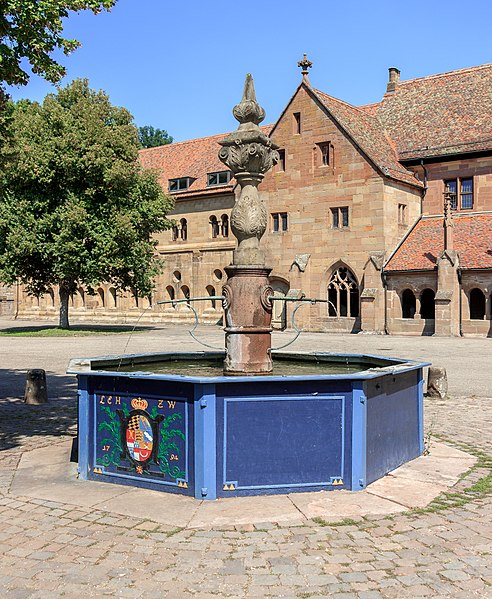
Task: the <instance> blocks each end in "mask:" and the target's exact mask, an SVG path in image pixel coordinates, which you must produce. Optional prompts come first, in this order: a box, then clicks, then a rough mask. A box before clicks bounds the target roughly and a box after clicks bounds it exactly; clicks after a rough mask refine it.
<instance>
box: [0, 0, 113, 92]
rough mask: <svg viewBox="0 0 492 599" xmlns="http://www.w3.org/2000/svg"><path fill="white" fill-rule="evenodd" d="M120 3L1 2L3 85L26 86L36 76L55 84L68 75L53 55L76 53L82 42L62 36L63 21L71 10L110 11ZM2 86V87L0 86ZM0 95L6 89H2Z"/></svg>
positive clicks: (0, 70) (68, 0)
mask: <svg viewBox="0 0 492 599" xmlns="http://www.w3.org/2000/svg"><path fill="white" fill-rule="evenodd" d="M115 1H116V0H0V32H1V34H0V35H1V37H0V82H2V83H6V84H8V85H26V84H27V82H28V81H29V74H28V73H27V72H26V71H25V70H24V66H25V63H24V61H25V60H27V62H28V63H29V65H30V67H31V70H32V72H33V73H35V74H37V75H41V76H42V77H44V78H45V79H47V80H48V81H50V82H51V83H58V82H59V81H60V80H61V79H62V77H63V76H64V75H65V67H63V66H62V65H60V64H58V63H57V62H56V61H55V60H54V59H53V58H52V57H51V56H50V54H51V53H52V52H53V51H55V50H56V49H60V50H61V51H62V52H63V53H64V54H66V55H67V54H70V53H71V52H73V51H74V50H75V49H76V48H77V47H78V46H80V43H79V42H78V41H77V40H73V39H72V40H69V39H65V38H63V37H62V35H61V34H62V31H63V21H62V19H63V18H65V17H67V16H68V14H69V11H80V10H91V11H92V12H93V13H94V14H97V13H98V12H101V10H110V9H111V8H112V7H113V6H114V4H115ZM0 85H1V84H0ZM0 95H4V90H3V88H2V87H0Z"/></svg>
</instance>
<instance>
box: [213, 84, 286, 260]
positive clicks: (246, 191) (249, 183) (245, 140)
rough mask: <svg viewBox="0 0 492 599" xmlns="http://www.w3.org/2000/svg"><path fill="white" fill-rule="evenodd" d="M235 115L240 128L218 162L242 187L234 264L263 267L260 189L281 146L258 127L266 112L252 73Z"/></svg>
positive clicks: (235, 215) (234, 220)
mask: <svg viewBox="0 0 492 599" xmlns="http://www.w3.org/2000/svg"><path fill="white" fill-rule="evenodd" d="M233 114H234V117H235V118H236V119H237V120H238V121H239V123H240V124H239V127H238V128H237V131H234V133H231V134H230V135H228V136H227V137H226V138H225V139H223V140H222V141H221V142H219V143H220V145H221V146H222V148H221V149H220V151H219V159H220V160H221V161H222V162H223V163H224V164H225V165H226V166H227V167H228V168H229V169H230V170H231V171H232V172H233V173H234V176H235V177H236V180H237V182H238V183H239V185H240V187H241V192H240V195H239V198H238V199H237V201H236V203H235V205H234V208H233V209H232V212H231V231H232V233H233V234H234V236H235V237H236V238H237V240H238V247H237V249H236V250H235V251H234V258H233V261H234V264H235V265H251V264H255V265H263V264H264V253H263V251H261V250H260V248H259V242H260V239H261V237H262V236H263V234H264V233H265V230H266V226H267V211H266V206H265V202H264V201H263V200H262V199H261V198H260V197H259V195H258V190H257V187H258V185H259V183H260V182H261V180H262V179H263V176H264V175H265V173H266V172H267V171H268V170H270V169H271V168H272V166H273V165H275V164H277V162H278V161H279V158H280V157H279V154H278V152H277V149H278V146H276V145H275V144H274V143H272V140H271V139H270V138H269V137H268V136H267V135H265V134H264V133H263V131H262V130H261V129H260V128H259V127H258V124H259V123H261V121H262V120H263V119H264V118H265V111H264V110H263V108H262V107H261V106H260V105H259V104H258V102H257V101H256V93H255V86H254V83H253V77H252V76H251V75H250V74H249V73H248V74H247V75H246V81H245V83H244V91H243V97H242V100H241V102H240V103H239V104H237V105H236V106H235V107H234V109H233Z"/></svg>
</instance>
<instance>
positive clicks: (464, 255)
mask: <svg viewBox="0 0 492 599" xmlns="http://www.w3.org/2000/svg"><path fill="white" fill-rule="evenodd" d="M453 222H454V233H453V240H454V243H453V246H454V249H455V250H456V251H457V252H458V254H459V258H460V265H461V267H462V268H464V269H469V268H492V213H482V214H460V215H455V216H454V218H453ZM443 249H444V227H443V217H442V216H441V217H439V216H433V217H423V218H422V219H421V220H420V221H418V222H417V224H416V226H415V227H414V228H413V229H412V230H411V231H410V233H409V235H408V236H407V238H406V239H405V240H404V242H403V243H402V245H401V246H400V247H399V248H398V249H397V250H396V252H395V253H394V254H393V256H392V257H391V258H390V260H389V262H388V263H387V264H386V266H385V268H384V269H385V270H387V271H395V270H397V271H401V270H433V269H434V268H435V267H436V262H437V258H438V257H439V254H440V252H442V251H443Z"/></svg>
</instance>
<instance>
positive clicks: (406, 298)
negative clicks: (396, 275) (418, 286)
mask: <svg viewBox="0 0 492 599" xmlns="http://www.w3.org/2000/svg"><path fill="white" fill-rule="evenodd" d="M416 307H417V303H416V300H415V294H414V292H413V291H412V290H411V289H405V291H404V292H403V293H402V294H401V315H402V318H413V317H414V316H415V312H416Z"/></svg>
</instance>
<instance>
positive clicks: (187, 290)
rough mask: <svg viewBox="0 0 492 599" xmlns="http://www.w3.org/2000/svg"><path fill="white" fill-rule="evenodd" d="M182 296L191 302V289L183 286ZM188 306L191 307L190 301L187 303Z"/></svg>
mask: <svg viewBox="0 0 492 599" xmlns="http://www.w3.org/2000/svg"><path fill="white" fill-rule="evenodd" d="M181 295H182V296H183V297H184V298H186V299H187V300H189V299H190V288H189V287H188V286H187V285H183V286H182V287H181ZM186 305H187V306H189V305H190V302H189V301H187V302H186Z"/></svg>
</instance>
